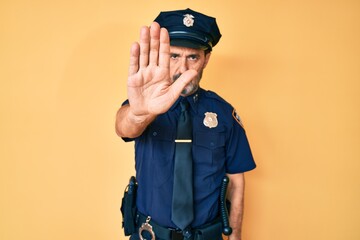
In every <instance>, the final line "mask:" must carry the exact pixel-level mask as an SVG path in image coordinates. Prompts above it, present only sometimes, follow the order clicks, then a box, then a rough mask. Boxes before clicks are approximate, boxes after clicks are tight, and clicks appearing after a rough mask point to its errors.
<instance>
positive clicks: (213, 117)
mask: <svg viewBox="0 0 360 240" xmlns="http://www.w3.org/2000/svg"><path fill="white" fill-rule="evenodd" d="M204 125H205V126H206V127H208V128H214V127H217V125H218V120H217V114H216V113H212V112H206V113H205V118H204Z"/></svg>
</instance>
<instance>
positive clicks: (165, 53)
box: [159, 28, 170, 68]
mask: <svg viewBox="0 0 360 240" xmlns="http://www.w3.org/2000/svg"><path fill="white" fill-rule="evenodd" d="M159 66H160V67H164V68H169V67H170V39H169V33H168V31H167V30H166V29H165V28H161V32H160V47H159Z"/></svg>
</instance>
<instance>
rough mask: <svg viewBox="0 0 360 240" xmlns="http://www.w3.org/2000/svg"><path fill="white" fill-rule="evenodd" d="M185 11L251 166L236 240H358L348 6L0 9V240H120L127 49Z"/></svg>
mask: <svg viewBox="0 0 360 240" xmlns="http://www.w3.org/2000/svg"><path fill="white" fill-rule="evenodd" d="M186 7H190V8H193V9H194V10H198V11H202V12H204V13H207V14H209V15H211V16H216V18H217V21H218V24H219V25H220V28H221V31H222V34H223V38H222V39H221V41H220V43H219V45H218V46H216V47H215V49H214V52H213V55H212V59H211V60H210V63H209V65H208V67H207V69H206V71H205V73H204V77H203V82H202V86H203V87H204V88H206V89H212V90H215V91H217V92H218V93H219V94H220V95H222V96H223V97H224V98H226V99H227V100H228V101H229V102H231V103H232V104H233V105H234V107H235V108H236V109H237V110H238V113H239V114H240V115H241V116H242V120H243V122H244V124H245V127H246V130H247V134H248V137H249V140H250V142H251V146H252V149H253V153H254V156H255V158H256V162H257V164H258V168H257V169H256V170H255V171H253V172H250V173H248V174H246V176H247V187H246V210H245V211H246V212H245V220H244V233H243V236H244V240H275V239H276V240H279V239H280V240H303V239H307V240H309V239H311V240H312V239H314V240H319V239H324V240H325V239H326V240H343V239H346V240H358V239H360V228H359V227H360V207H359V204H360V184H359V183H360V177H359V171H360V150H359V149H360V111H359V109H360V1H358V0H353V1H351V0H317V1H316V0H294V1H285V0H283V1H281V0H259V1H244V0H240V1H239V0H227V1H213V0H210V1H209V0H208V1H205V0H192V1H188V0H182V1H175V0H166V1H165V0H162V1H147V0H137V1H136V0H135V1H120V0H117V1H115V0H102V1H88V0H87V1H85V0H71V1H70V0H63V1H48V0H47V1H45V0H31V1H30V0H29V1H25V0H11V1H10V0H7V1H6V0H2V1H1V3H0V83H1V85H0V100H1V101H0V107H1V113H0V114H1V118H0V121H1V125H0V131H1V134H0V152H1V155H0V160H1V165H0V184H1V185H0V191H1V192H0V194H1V198H0V239H1V240H20V239H21V240H22V239H24V240H25V239H27V240H48V239H52V240H65V239H70V240H75V239H84V240H85V239H86V240H100V239H101V240H104V239H107V240H110V239H125V237H124V236H123V235H122V229H121V216H120V213H119V206H120V200H121V196H122V193H123V190H124V188H125V185H126V183H127V181H128V178H129V176H130V175H131V174H133V172H134V170H133V167H134V161H133V145H132V144H131V143H129V144H125V143H124V142H122V140H121V139H119V138H118V137H117V136H116V134H115V132H114V117H115V112H116V110H117V109H118V107H119V106H120V104H121V102H122V101H123V100H124V99H125V98H126V88H125V86H126V78H127V65H128V56H129V46H130V44H131V43H132V42H133V41H135V40H136V39H137V38H138V32H139V27H140V26H142V25H149V24H150V23H151V21H152V20H153V19H154V18H155V17H156V16H157V14H158V13H159V11H160V10H173V9H179V8H186Z"/></svg>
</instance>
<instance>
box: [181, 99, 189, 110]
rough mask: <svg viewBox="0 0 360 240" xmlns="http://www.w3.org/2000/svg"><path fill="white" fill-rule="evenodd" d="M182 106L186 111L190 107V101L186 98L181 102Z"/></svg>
mask: <svg viewBox="0 0 360 240" xmlns="http://www.w3.org/2000/svg"><path fill="white" fill-rule="evenodd" d="M180 107H181V111H182V112H184V111H186V110H187V109H188V107H189V102H188V101H186V100H184V101H181V102H180Z"/></svg>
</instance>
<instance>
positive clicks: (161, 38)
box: [127, 22, 197, 121]
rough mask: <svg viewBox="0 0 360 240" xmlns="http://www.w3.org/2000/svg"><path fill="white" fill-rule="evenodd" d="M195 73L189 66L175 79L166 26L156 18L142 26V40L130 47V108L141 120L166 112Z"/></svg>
mask: <svg viewBox="0 0 360 240" xmlns="http://www.w3.org/2000/svg"><path fill="white" fill-rule="evenodd" d="M196 74H197V72H196V71H195V70H188V71H186V72H185V73H183V74H182V75H181V77H180V78H179V79H177V80H176V81H175V82H174V83H173V81H172V79H171V76H170V40H169V34H168V32H167V30H166V29H165V28H160V26H159V24H158V23H156V22H153V23H152V24H151V27H150V28H149V27H142V28H141V31H140V40H139V43H137V42H136V43H134V44H133V45H132V46H131V51H130V66H129V76H128V83H127V89H128V99H129V103H130V111H129V112H130V113H131V114H132V115H133V117H136V118H137V119H138V120H139V121H141V118H144V119H145V118H148V117H149V116H155V115H158V114H161V113H164V112H166V111H167V110H168V109H169V108H170V107H171V106H172V104H173V103H174V102H175V101H176V99H177V98H178V97H179V96H180V94H181V91H182V90H183V89H184V87H185V86H186V85H187V84H188V83H189V82H190V81H191V80H192V79H193V78H194V77H195V76H196Z"/></svg>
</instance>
